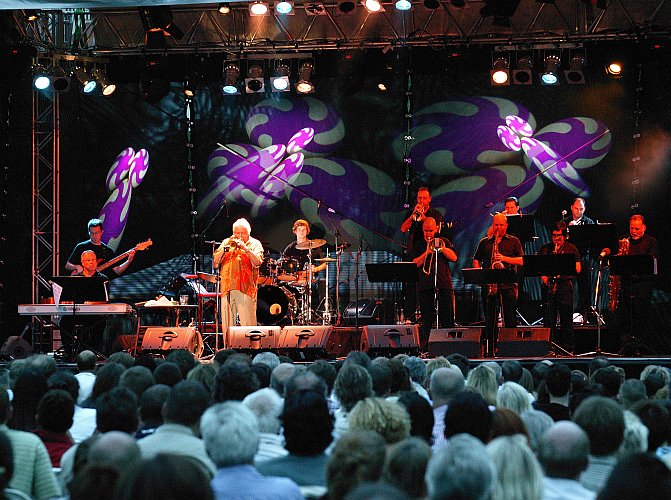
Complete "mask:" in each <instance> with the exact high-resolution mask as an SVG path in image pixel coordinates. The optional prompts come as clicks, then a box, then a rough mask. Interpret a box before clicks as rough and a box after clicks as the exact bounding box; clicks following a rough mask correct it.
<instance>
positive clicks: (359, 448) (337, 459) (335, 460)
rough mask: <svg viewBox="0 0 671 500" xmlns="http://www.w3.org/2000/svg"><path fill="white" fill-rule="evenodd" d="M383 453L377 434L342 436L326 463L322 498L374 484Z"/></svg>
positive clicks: (333, 499) (332, 498) (337, 498)
mask: <svg viewBox="0 0 671 500" xmlns="http://www.w3.org/2000/svg"><path fill="white" fill-rule="evenodd" d="M343 368H345V367H343ZM359 368H361V367H359ZM364 371H365V370H364ZM385 453H386V449H385V444H384V441H383V439H382V437H380V435H379V434H378V433H377V432H373V431H357V432H347V433H346V434H344V435H343V436H342V437H341V438H340V439H338V441H336V443H335V446H334V447H333V450H332V452H331V455H329V457H328V460H327V462H326V487H327V495H326V498H327V499H328V500H340V499H342V498H344V497H345V496H346V495H347V493H348V492H349V491H351V490H354V489H355V488H356V487H357V486H358V485H359V484H361V483H365V482H373V481H378V480H379V479H380V477H381V476H382V470H383V468H384V460H385Z"/></svg>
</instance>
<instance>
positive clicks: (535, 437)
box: [521, 409, 554, 452]
mask: <svg viewBox="0 0 671 500" xmlns="http://www.w3.org/2000/svg"><path fill="white" fill-rule="evenodd" d="M521 417H522V420H524V425H526V426H527V433H528V434H529V446H531V449H532V450H533V451H535V452H537V451H538V446H539V444H540V441H541V437H543V434H545V431H547V430H548V429H549V428H550V427H552V424H554V420H552V417H551V416H550V415H548V414H547V413H545V412H542V411H539V410H534V409H531V410H527V411H525V412H523V413H522V415H521Z"/></svg>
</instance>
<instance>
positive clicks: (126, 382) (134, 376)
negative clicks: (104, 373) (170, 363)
mask: <svg viewBox="0 0 671 500" xmlns="http://www.w3.org/2000/svg"><path fill="white" fill-rule="evenodd" d="M155 383H156V381H155V380H154V375H152V373H151V371H150V370H149V368H146V367H144V366H131V367H130V368H128V369H127V370H126V371H125V372H123V373H122V374H121V378H120V379H119V387H128V388H129V389H130V390H131V391H133V392H134V393H135V395H136V396H137V397H138V399H140V398H141V397H142V393H143V392H144V391H146V390H147V389H148V388H149V387H151V386H152V385H154V384H155Z"/></svg>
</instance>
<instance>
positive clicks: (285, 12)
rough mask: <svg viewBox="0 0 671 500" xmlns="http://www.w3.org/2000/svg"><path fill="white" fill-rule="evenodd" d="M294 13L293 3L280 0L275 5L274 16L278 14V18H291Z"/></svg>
mask: <svg viewBox="0 0 671 500" xmlns="http://www.w3.org/2000/svg"><path fill="white" fill-rule="evenodd" d="M295 13H296V12H295V11H294V3H293V2H289V1H287V0H282V1H280V2H277V3H276V4H275V14H279V15H280V16H293V15H294V14H295Z"/></svg>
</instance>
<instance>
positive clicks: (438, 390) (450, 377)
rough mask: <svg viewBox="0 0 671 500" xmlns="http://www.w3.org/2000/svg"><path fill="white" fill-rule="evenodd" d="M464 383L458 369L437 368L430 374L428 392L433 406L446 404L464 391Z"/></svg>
mask: <svg viewBox="0 0 671 500" xmlns="http://www.w3.org/2000/svg"><path fill="white" fill-rule="evenodd" d="M464 386H465V382H464V376H463V375H462V374H461V370H459V369H458V368H452V367H450V368H438V369H437V370H435V371H434V372H433V373H432V374H431V381H430V382H429V391H430V392H431V398H432V399H433V401H434V406H439V405H443V404H447V403H449V402H450V401H452V399H454V398H455V396H456V395H457V394H459V393H461V392H462V391H463V390H464Z"/></svg>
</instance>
